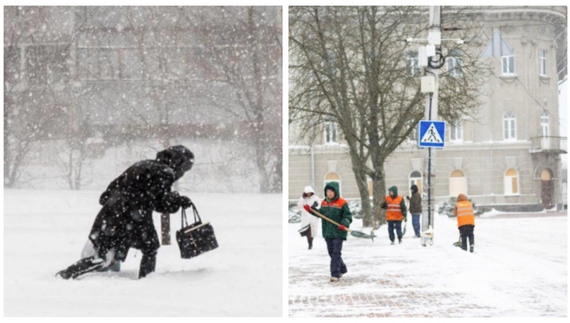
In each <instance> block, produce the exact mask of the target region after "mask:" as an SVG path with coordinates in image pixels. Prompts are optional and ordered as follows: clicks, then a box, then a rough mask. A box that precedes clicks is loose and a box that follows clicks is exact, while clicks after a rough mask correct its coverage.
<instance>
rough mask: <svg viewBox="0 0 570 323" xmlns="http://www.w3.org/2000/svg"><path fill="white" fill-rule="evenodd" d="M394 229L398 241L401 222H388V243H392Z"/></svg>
mask: <svg viewBox="0 0 570 323" xmlns="http://www.w3.org/2000/svg"><path fill="white" fill-rule="evenodd" d="M394 229H396V235H398V240H401V239H402V221H392V220H390V221H388V235H389V236H390V241H392V242H394V238H395V236H394Z"/></svg>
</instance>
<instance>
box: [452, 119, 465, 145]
mask: <svg viewBox="0 0 570 323" xmlns="http://www.w3.org/2000/svg"><path fill="white" fill-rule="evenodd" d="M449 139H450V140H451V141H454V142H462V141H463V124H462V123H461V122H456V123H455V124H452V125H451V126H450V127H449Z"/></svg>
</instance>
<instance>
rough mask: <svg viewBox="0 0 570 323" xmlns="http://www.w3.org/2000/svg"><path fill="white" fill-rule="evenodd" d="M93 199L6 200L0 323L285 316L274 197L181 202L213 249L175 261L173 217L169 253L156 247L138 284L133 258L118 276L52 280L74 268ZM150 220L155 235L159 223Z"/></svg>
mask: <svg viewBox="0 0 570 323" xmlns="http://www.w3.org/2000/svg"><path fill="white" fill-rule="evenodd" d="M100 193H101V192H100V191H55V190H54V191H49V190H5V191H4V203H5V204H4V315H5V316H31V317H40V316H44V317H45V316H50V317H53V316H65V317H69V316H97V317H102V316H120V317H122V316H136V317H139V316H140V317H144V316H151V317H159V316H162V317H171V316H203V317H260V316H269V317H275V316H279V317H280V316H282V313H283V309H282V307H283V301H282V297H283V296H282V295H283V288H282V277H283V275H282V272H283V268H282V223H283V221H282V219H283V217H282V207H281V206H282V198H281V195H279V194H263V195H261V194H188V195H189V196H190V198H191V199H192V200H193V202H194V203H195V205H196V206H197V207H198V210H199V212H200V216H201V217H202V220H203V221H204V222H210V223H211V224H212V226H213V227H214V230H215V233H216V237H217V239H218V244H219V248H218V249H215V250H213V251H210V252H207V253H205V254H202V255H200V256H198V257H196V258H194V259H181V258H180V254H179V249H178V245H177V244H176V240H175V238H174V235H175V231H176V230H177V229H179V228H180V215H179V214H175V215H172V217H171V235H172V244H171V245H166V246H161V247H160V249H159V250H158V257H157V268H156V272H155V273H153V274H151V275H150V276H148V277H147V278H145V279H142V280H138V279H137V278H138V267H139V263H140V259H141V254H140V252H137V251H136V250H134V249H131V251H130V252H129V255H128V257H127V260H126V261H125V262H124V263H122V271H121V272H120V273H90V274H86V275H84V276H81V277H80V278H79V279H77V280H69V281H66V280H62V279H61V278H59V277H57V278H56V277H54V274H55V273H56V272H57V271H59V270H61V269H64V268H66V267H67V266H69V265H71V264H72V263H73V262H75V261H77V260H79V256H80V253H81V250H82V248H83V246H84V244H85V242H86V239H87V234H88V233H89V230H90V228H91V225H92V223H93V220H94V218H95V215H96V214H97V212H98V210H99V205H98V199H99V194H100ZM181 193H182V194H184V193H185V192H184V191H182V192H181ZM154 219H155V225H156V228H157V230H158V231H159V232H160V215H158V214H156V213H155V215H154ZM190 221H192V220H190ZM159 235H160V233H159Z"/></svg>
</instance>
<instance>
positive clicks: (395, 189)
mask: <svg viewBox="0 0 570 323" xmlns="http://www.w3.org/2000/svg"><path fill="white" fill-rule="evenodd" d="M388 191H392V192H394V196H398V188H397V187H396V186H392V187H390V188H389V189H388Z"/></svg>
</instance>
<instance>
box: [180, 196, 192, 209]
mask: <svg viewBox="0 0 570 323" xmlns="http://www.w3.org/2000/svg"><path fill="white" fill-rule="evenodd" d="M179 203H180V206H181V207H182V208H183V209H187V208H189V207H191V206H192V205H194V203H192V200H190V198H188V196H181V197H180V200H179Z"/></svg>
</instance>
